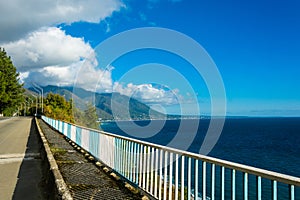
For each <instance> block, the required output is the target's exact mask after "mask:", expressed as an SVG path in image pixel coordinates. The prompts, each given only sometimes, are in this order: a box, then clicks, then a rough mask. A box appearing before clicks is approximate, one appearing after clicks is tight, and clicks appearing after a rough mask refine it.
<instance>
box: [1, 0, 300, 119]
mask: <svg viewBox="0 0 300 200" xmlns="http://www.w3.org/2000/svg"><path fill="white" fill-rule="evenodd" d="M15 1H17V0H15ZM100 2H101V1H99V2H98V4H93V5H91V7H88V8H87V13H88V11H90V12H89V13H90V14H87V13H84V14H82V13H81V14H82V15H78V16H82V18H80V17H78V18H76V17H73V18H71V17H70V18H66V17H61V18H60V19H63V20H54V19H53V18H54V17H53V16H49V19H48V18H47V20H48V21H47V20H44V21H43V23H41V22H39V21H38V22H35V24H33V25H32V27H33V28H32V29H31V30H28V31H27V32H24V33H22V34H21V33H20V34H19V36H16V37H15V38H10V37H12V36H10V37H8V35H7V36H6V35H4V34H3V35H0V46H1V45H2V46H4V47H6V48H7V49H8V53H10V52H11V55H12V59H15V63H16V65H17V67H18V69H19V71H20V72H21V74H22V76H23V77H24V78H23V79H24V80H25V82H26V81H28V80H33V81H35V82H39V83H40V84H41V85H43V84H44V85H45V84H46V83H49V84H53V83H57V84H58V85H68V84H71V83H70V82H69V81H64V80H66V78H70V77H68V76H62V74H64V73H66V74H67V72H68V71H70V70H71V69H73V71H74V70H75V69H78V63H79V62H81V61H82V59H83V60H84V59H86V58H87V57H88V56H86V55H87V54H89V55H91V54H93V52H96V47H97V46H98V45H99V44H100V43H101V42H102V41H104V40H106V39H108V38H110V37H111V36H113V35H115V34H118V33H121V32H123V31H126V30H130V29H134V28H142V27H149V26H150V27H162V28H168V29H172V30H175V31H178V32H181V33H183V34H185V35H187V36H189V37H191V38H192V39H194V40H195V41H197V42H198V43H199V44H200V45H202V46H203V47H204V48H205V50H206V51H207V53H208V54H209V55H210V57H211V58H212V59H213V61H214V62H215V64H216V66H217V68H218V70H219V72H220V75H221V77H222V79H223V82H224V85H225V90H226V96H227V98H226V101H227V114H228V115H243V116H245V115H246V116H248V115H251V116H300V80H299V75H300V59H299V58H300V12H299V10H300V2H299V1H297V0H288V1H276V0H275V1H268V0H263V1H258V0H253V1H234V0H231V1H226V2H225V1H215V0H212V1H199V0H181V1H180V0H177V1H175V0H173V1H172V0H127V1H126V0H124V1H117V0H114V1H111V2H112V3H106V4H105V5H104V6H102V7H101V3H100ZM107 2H110V1H107ZM97 5H99V6H100V7H101V9H99V10H98V11H97V9H95V11H94V10H93V11H91V10H92V7H96V6H97ZM56 6H57V5H56ZM68 6H70V7H76V4H72V5H68ZM99 12H101V13H103V14H102V15H99ZM93 13H95V14H93ZM92 14H93V15H92ZM98 15H99V16H98ZM70 16H71V15H70ZM74 16H75V15H74ZM93 16H95V18H96V19H94V18H93ZM50 17H51V18H50ZM50 19H53V20H50ZM46 22H47V23H46ZM37 24H42V25H39V26H38V25H37ZM57 29H58V30H57ZM50 32H51V33H55V35H61V34H62V33H61V32H63V34H62V35H61V38H64V39H62V40H61V41H69V42H66V43H64V45H65V46H68V45H69V44H72V45H74V44H78V45H77V46H76V47H73V48H71V49H72V50H71V51H74V53H73V55H76V53H77V54H78V57H80V59H81V60H78V58H77V57H76V58H73V57H72V58H71V57H70V56H69V55H68V56H65V57H63V56H61V57H58V58H56V57H54V58H52V57H51V56H50V57H49V59H48V57H47V59H45V57H46V56H43V59H44V60H42V59H41V57H42V56H40V57H39V55H37V54H36V52H35V51H33V50H32V49H30V51H29V50H28V49H27V50H28V51H26V50H25V52H29V53H28V54H27V55H28V58H30V59H28V60H24V59H20V57H21V56H19V57H18V55H19V54H20V52H15V51H14V50H12V49H13V47H15V46H14V45H17V44H19V45H20V41H25V42H28V43H30V44H32V43H33V42H32V41H31V40H30V38H38V39H40V40H41V41H44V40H42V39H41V38H45V37H49V35H53V34H49V33H50ZM1 37H2V38H1ZM56 38H57V37H56ZM1 41H2V42H1ZM35 41H36V39H35ZM72 45H71V46H72ZM77 47H78V48H79V47H80V48H81V49H83V48H84V49H85V50H84V51H82V50H81V49H80V50H78V51H75V50H76V49H77ZM26 48H28V45H27V46H26ZM37 49H43V48H37ZM68 49H70V48H68ZM74 49H75V50H74ZM23 52H24V51H23ZM54 52H57V51H54ZM78 52H79V53H78ZM86 52H89V53H86ZM91 52H92V53H91ZM45 55H46V54H45ZM47 55H50V53H49V54H47ZM39 59H40V60H39ZM51 59H55V60H62V62H61V63H65V64H64V65H63V66H60V64H59V63H55V62H52V60H51ZM76 59H77V60H76ZM39 61H43V62H40V63H39ZM24 63H25V64H24ZM76 63H77V64H76ZM147 63H161V64H164V65H167V66H169V67H171V68H173V69H175V70H177V71H178V72H180V73H181V74H182V75H183V76H184V77H185V78H186V80H188V82H189V83H190V84H191V88H189V89H188V88H187V87H183V86H182V85H181V84H180V83H181V82H178V83H177V84H176V83H172V81H171V79H172V78H169V79H170V81H167V80H166V81H165V83H169V84H170V85H166V88H167V87H169V88H168V89H167V90H166V89H164V94H163V97H162V99H163V98H165V100H166V101H164V102H163V101H162V102H160V103H162V104H163V103H165V105H164V107H165V109H167V111H168V112H170V113H176V112H179V110H178V107H177V106H176V105H175V104H176V101H173V102H172V101H171V100H170V99H172V97H171V96H172V94H174V95H177V100H178V98H179V99H180V98H182V99H181V100H182V102H184V101H185V103H183V104H184V106H187V107H188V105H192V104H193V102H192V101H190V99H189V97H188V95H187V93H190V92H191V91H190V90H193V91H194V92H195V94H196V96H197V101H198V102H200V110H202V114H207V113H209V112H210V111H209V109H208V107H209V106H210V103H209V98H210V96H209V93H208V91H207V88H206V86H205V82H203V80H202V79H201V76H198V75H197V73H195V71H193V66H191V65H190V64H189V63H188V62H185V61H184V60H182V59H181V58H176V55H172V54H168V53H167V52H160V51H154V50H144V51H136V52H132V53H130V54H128V55H125V56H123V57H121V58H119V59H118V60H116V61H115V62H114V63H112V68H111V69H109V70H107V69H106V72H105V73H103V74H104V75H103V76H105V78H103V84H102V85H107V87H104V88H106V89H107V88H108V87H111V86H112V85H114V84H115V83H118V84H123V85H122V87H121V89H122V91H123V92H124V94H126V91H128V87H129V86H128V85H126V84H129V83H130V84H132V85H130V86H131V87H132V88H135V91H136V88H138V86H141V85H142V86H143V88H144V90H143V91H142V90H141V91H140V93H136V95H137V97H140V98H141V99H142V100H145V101H148V103H149V104H151V105H154V104H155V102H154V101H151V99H149V97H148V96H147V95H150V94H151V92H149V93H147V91H146V90H148V91H150V90H151V91H154V92H161V91H159V90H160V89H162V88H161V87H160V88H159V87H158V86H157V85H155V84H154V83H153V84H152V85H151V87H150V86H149V85H143V84H149V83H151V80H150V78H149V77H156V79H154V81H153V82H155V81H158V80H157V79H158V77H160V80H161V79H163V78H166V77H167V76H164V74H163V73H156V74H155V73H154V74H151V73H150V72H151V70H149V71H148V72H145V73H143V72H140V73H141V75H140V76H139V75H134V76H133V75H131V77H130V78H127V79H126V77H125V78H124V79H122V76H123V75H124V74H126V73H128V72H129V71H130V70H131V69H133V68H134V67H136V66H138V65H143V64H147ZM35 64H36V65H35ZM57 66H60V67H59V68H58V67H57ZM72 66H73V68H72ZM40 67H42V68H43V69H41V68H40ZM102 70H103V69H102ZM71 71H72V70H71ZM146 71H147V70H146ZM42 72H43V74H44V75H43V76H42V78H39V77H41V73H42ZM45 72H47V73H45ZM58 72H59V73H58ZM98 72H99V71H98ZM101 72H102V71H101ZM165 73H167V72H165ZM45 74H46V75H45ZM133 74H134V73H133ZM38 75H39V76H38ZM47 75H48V76H47ZM41 79H42V80H43V81H44V82H42V81H41ZM120 79H122V80H120ZM148 79H149V81H148ZM45 80H47V81H45ZM143 80H147V81H145V82H144V83H143ZM122 81H123V82H122ZM173 82H176V81H173ZM168 91H172V94H170V93H168ZM143 92H144V93H143ZM175 93H176V94H175ZM138 95H140V96H138ZM170 95H171V96H170ZM173 100H174V99H173ZM174 102H175V103H174ZM156 103H159V102H156ZM189 109H190V114H193V112H192V110H193V106H191V107H190V108H189Z"/></svg>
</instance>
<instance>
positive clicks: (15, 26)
mask: <svg viewBox="0 0 300 200" xmlns="http://www.w3.org/2000/svg"><path fill="white" fill-rule="evenodd" d="M122 7H124V4H123V3H122V2H121V1H120V0H85V1H78V0H67V1H53V0H43V1H36V0H26V1H24V0H10V1H0V27H1V31H0V42H1V41H2V42H5V41H6V42H7V41H14V40H18V39H20V38H22V37H24V36H25V35H27V34H28V33H30V32H33V31H35V30H37V29H39V28H40V27H45V26H48V27H49V26H56V25H59V24H62V23H67V24H70V23H73V22H78V21H85V22H91V23H98V22H100V21H101V20H103V19H105V18H106V17H109V16H111V15H112V13H113V12H114V11H119V10H120V9H121V8H122ZM33 56H34V55H33Z"/></svg>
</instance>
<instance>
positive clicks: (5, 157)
mask: <svg viewBox="0 0 300 200" xmlns="http://www.w3.org/2000/svg"><path fill="white" fill-rule="evenodd" d="M39 157H40V154H39V153H26V154H24V153H15V154H2V155H0V164H7V163H13V162H21V161H23V160H33V159H35V158H39Z"/></svg>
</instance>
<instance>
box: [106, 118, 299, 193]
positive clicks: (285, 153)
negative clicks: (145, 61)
mask: <svg viewBox="0 0 300 200" xmlns="http://www.w3.org/2000/svg"><path fill="white" fill-rule="evenodd" d="M213 120H220V119H217V118H203V119H174V120H166V121H163V122H162V121H161V120H154V121H150V120H144V121H119V122H103V123H101V129H102V130H104V131H107V132H110V133H114V134H118V135H122V136H126V137H131V138H135V139H139V140H143V141H147V142H151V143H155V144H160V145H164V146H170V147H175V148H179V149H182V150H185V151H189V152H193V153H199V151H200V149H201V145H202V144H203V141H204V138H205V136H206V134H207V133H208V130H209V127H210V126H209V125H210V124H211V123H212V122H213ZM183 122H184V123H185V124H190V126H189V125H187V126H186V127H188V128H184V129H182V128H180V124H182V123H183ZM195 124H196V125H197V128H196V129H194V128H190V127H192V126H195ZM149 128H150V129H149ZM151 130H154V131H155V132H153V133H152V132H151ZM178 134H179V135H181V136H180V137H178ZM217 135H218V136H219V137H218V138H217V139H215V140H216V141H215V142H216V144H215V145H214V147H213V148H212V149H211V151H210V152H209V153H208V156H211V157H215V158H220V159H223V160H227V161H233V162H236V163H240V164H245V165H249V166H253V167H258V168H262V169H266V170H270V171H274V172H279V173H283V174H287V175H292V176H296V177H300V118H297V117H277V118H276V117H227V118H226V119H225V122H224V126H223V128H222V129H221V132H220V134H217ZM176 138H177V142H174V140H176ZM178 138H179V139H178ZM296 195H297V198H296V199H298V198H300V194H296ZM266 199H268V198H266ZM284 199H285V198H284Z"/></svg>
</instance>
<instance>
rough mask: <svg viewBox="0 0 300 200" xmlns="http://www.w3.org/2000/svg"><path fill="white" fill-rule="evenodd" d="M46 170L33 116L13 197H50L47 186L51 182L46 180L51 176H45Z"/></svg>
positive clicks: (46, 163) (49, 189) (49, 188)
mask: <svg viewBox="0 0 300 200" xmlns="http://www.w3.org/2000/svg"><path fill="white" fill-rule="evenodd" d="M44 158H45V159H44ZM47 171H49V165H48V162H46V157H45V152H44V149H43V148H42V143H41V139H40V136H39V134H38V130H37V127H36V124H35V120H34V118H33V119H32V120H31V128H30V134H29V137H28V141H27V145H26V153H25V157H24V158H23V161H22V163H21V166H20V170H19V174H18V181H17V185H16V188H15V191H14V195H13V199H22V200H24V199H30V200H32V199H52V198H50V196H51V192H52V191H51V187H49V185H51V184H52V183H51V184H50V182H51V181H48V180H51V178H49V177H47V176H48V174H49V172H48V173H47Z"/></svg>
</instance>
